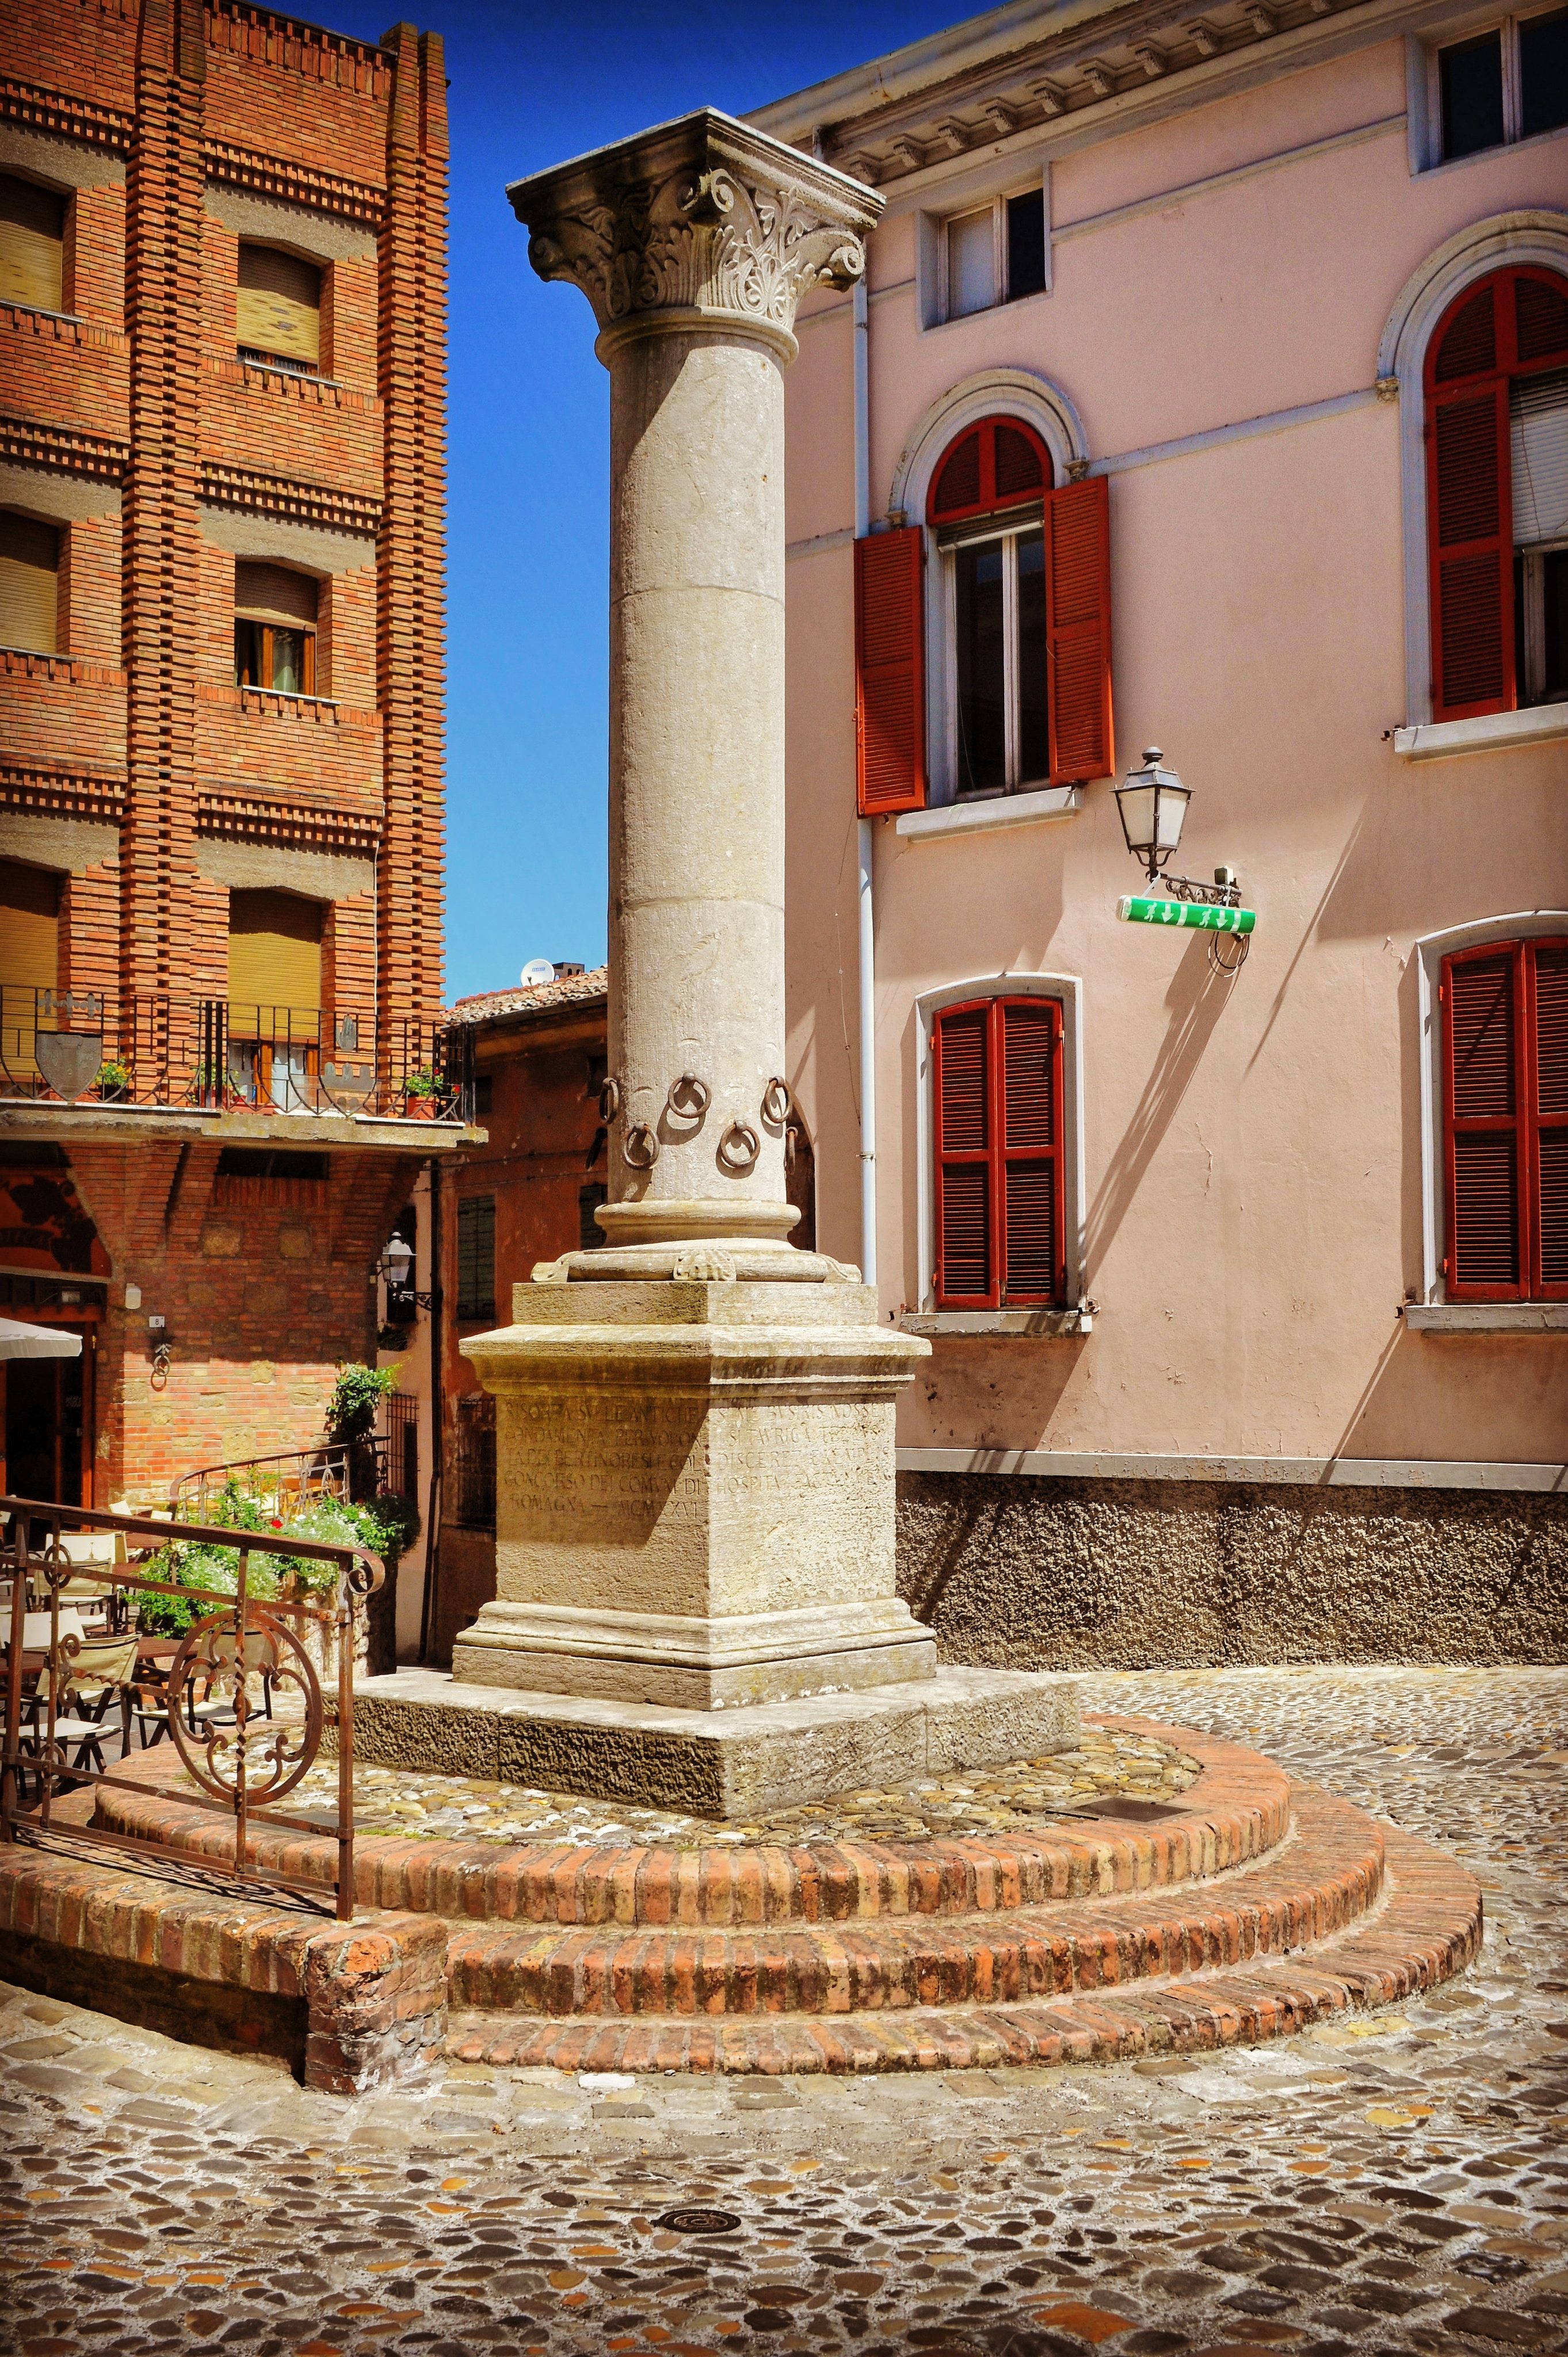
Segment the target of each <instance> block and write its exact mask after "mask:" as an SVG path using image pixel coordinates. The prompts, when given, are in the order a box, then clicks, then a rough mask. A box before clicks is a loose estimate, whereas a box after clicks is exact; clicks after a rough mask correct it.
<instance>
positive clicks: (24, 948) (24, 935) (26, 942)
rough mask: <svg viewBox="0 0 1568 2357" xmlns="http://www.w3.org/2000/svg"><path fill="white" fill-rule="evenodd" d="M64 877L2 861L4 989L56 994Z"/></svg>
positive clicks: (0, 970)
mask: <svg viewBox="0 0 1568 2357" xmlns="http://www.w3.org/2000/svg"><path fill="white" fill-rule="evenodd" d="M59 887H60V879H59V877H58V876H56V875H54V874H53V873H52V872H51V871H50V870H49V869H48V868H47V867H24V866H21V865H20V863H19V862H18V861H16V860H15V859H0V983H3V984H5V985H8V986H9V985H16V986H19V987H20V988H21V989H24V990H53V989H54V987H55V985H56V983H57V981H58V980H59ZM6 1012H7V1014H8V1015H9V1014H10V1012H11V1010H10V1009H9V1008H8V1009H7V1010H6ZM31 1019H32V1016H31V1009H30V1008H29V1010H28V1020H29V1022H30V1021H31Z"/></svg>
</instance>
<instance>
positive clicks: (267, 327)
mask: <svg viewBox="0 0 1568 2357" xmlns="http://www.w3.org/2000/svg"><path fill="white" fill-rule="evenodd" d="M234 340H235V342H236V343H237V344H239V345H241V346H242V348H243V349H244V350H247V351H257V352H276V353H278V354H279V355H280V356H281V357H282V358H284V359H285V360H291V361H308V362H309V364H310V366H311V367H312V368H316V367H317V366H318V365H319V363H320V360H321V273H320V271H319V270H317V268H316V267H315V266H314V264H311V263H308V262H301V261H300V260H298V258H297V257H296V256H295V255H294V254H292V253H279V252H278V250H277V248H276V247H275V246H272V245H242V247H241V248H240V277H239V285H238V288H237V290H236V294H235V303H234Z"/></svg>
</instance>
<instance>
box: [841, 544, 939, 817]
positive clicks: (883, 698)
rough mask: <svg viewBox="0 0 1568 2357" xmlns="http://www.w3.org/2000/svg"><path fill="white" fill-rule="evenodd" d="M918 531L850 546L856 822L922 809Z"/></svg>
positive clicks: (922, 682) (922, 625)
mask: <svg viewBox="0 0 1568 2357" xmlns="http://www.w3.org/2000/svg"><path fill="white" fill-rule="evenodd" d="M924 565H925V534H924V533H922V532H921V531H920V529H919V527H918V525H915V524H911V525H909V526H908V528H907V529H906V530H904V531H901V532H882V533H875V534H874V535H873V536H872V537H871V538H870V539H869V540H857V541H856V542H855V544H854V750H855V795H856V802H857V806H858V808H859V811H860V814H861V816H862V818H876V817H880V816H882V815H883V814H885V813H888V812H891V811H906V810H923V809H924V807H925V802H926V663H925V614H924V599H923V597H922V589H923V575H924Z"/></svg>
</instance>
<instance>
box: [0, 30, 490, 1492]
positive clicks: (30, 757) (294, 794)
mask: <svg viewBox="0 0 1568 2357" xmlns="http://www.w3.org/2000/svg"><path fill="white" fill-rule="evenodd" d="M0 59H3V66H4V72H3V76H0V386H3V391H0V412H3V413H4V414H0V987H3V993H4V998H3V1008H0V1016H3V1027H0V1157H3V1167H0V1185H4V1187H5V1189H6V1190H7V1194H8V1202H6V1203H4V1204H0V1297H3V1298H5V1300H6V1301H7V1302H8V1303H9V1304H10V1305H13V1306H14V1308H15V1311H16V1314H19V1315H21V1316H24V1317H27V1316H35V1317H38V1318H61V1319H65V1320H66V1321H68V1322H71V1323H74V1324H78V1325H80V1326H81V1328H82V1329H83V1331H84V1333H85V1334H86V1336H87V1339H88V1343H89V1348H88V1350H87V1351H86V1352H85V1354H84V1361H83V1373H82V1376H81V1386H82V1395H81V1398H80V1399H74V1400H72V1401H70V1402H67V1401H62V1400H59V1399H54V1398H50V1399H48V1400H46V1399H44V1398H43V1397H42V1395H41V1394H39V1395H38V1396H37V1397H35V1396H34V1393H35V1391H36V1390H37V1388H38V1385H37V1383H36V1382H35V1381H33V1379H31V1378H27V1377H23V1376H14V1377H13V1378H12V1385H11V1396H10V1398H9V1400H8V1404H7V1411H6V1433H7V1439H8V1443H9V1447H10V1451H11V1460H12V1461H11V1469H10V1480H11V1485H12V1487H13V1488H16V1487H20V1488H22V1489H24V1490H26V1489H29V1488H30V1489H32V1490H33V1491H37V1492H38V1494H43V1495H50V1494H53V1495H58V1496H60V1497H62V1498H69V1499H73V1500H78V1501H81V1502H97V1503H99V1504H102V1503H104V1502H106V1501H109V1500H111V1499H113V1498H118V1497H119V1496H121V1495H122V1494H124V1493H129V1494H131V1495H132V1496H134V1497H135V1498H138V1499H151V1498H156V1497H157V1496H158V1495H160V1494H166V1491H167V1487H168V1483H169V1481H170V1480H171V1479H172V1478H173V1477H174V1476H176V1475H177V1474H179V1473H182V1472H184V1471H187V1470H188V1469H191V1468H192V1467H193V1466H195V1465H200V1464H202V1463H209V1462H210V1463H216V1462H220V1461H228V1460H231V1459H234V1458H244V1457H251V1456H254V1455H258V1454H265V1453H269V1452H271V1451H281V1450H287V1449H293V1448H302V1447H306V1446H308V1445H309V1444H310V1443H311V1442H313V1441H314V1440H315V1439H317V1437H319V1433H320V1428H321V1421H322V1407H323V1404H324V1401H325V1398H326V1394H327V1392H328V1390H329V1388H330V1384H331V1380H332V1371H333V1367H334V1364H335V1362H337V1361H340V1360H342V1359H345V1358H356V1359H365V1358H370V1357H371V1356H373V1354H374V1350H375V1335H376V1329H377V1323H378V1316H379V1313H380V1308H381V1304H380V1303H379V1300H378V1295H377V1290H376V1284H375V1280H374V1274H373V1272H374V1266H375V1264H376V1262H377V1259H378V1257H379V1256H380V1254H381V1248H382V1246H383V1245H384V1243H385V1242H386V1240H387V1237H388V1234H389V1232H390V1230H391V1229H392V1225H393V1223H394V1222H395V1221H396V1220H397V1219H398V1217H399V1215H400V1213H401V1212H402V1211H403V1209H404V1207H405V1205H406V1204H407V1203H408V1201H409V1200H410V1196H411V1190H412V1189H413V1183H414V1180H415V1178H416V1174H417V1173H418V1172H419V1171H420V1169H421V1168H422V1167H423V1166H424V1164H425V1163H426V1162H427V1161H429V1160H430V1159H432V1158H433V1157H439V1155H441V1154H442V1153H444V1152H446V1151H447V1150H449V1149H450V1147H451V1146H453V1144H454V1143H455V1142H456V1139H457V1138H458V1137H459V1136H460V1135H461V1134H462V1123H461V1119H460V1113H461V1104H460V1100H459V1097H458V1096H457V1095H456V1094H454V1093H453V1092H451V1091H450V1090H447V1089H446V1086H445V1081H446V1074H445V1071H444V1067H443V1063H442V1057H441V1049H440V1038H439V1033H438V1030H437V1028H436V1019H437V1017H438V1015H439V1010H440V1003H441V891H442V776H441V741H442V705H443V670H442V609H441V599H442V559H443V540H444V505H443V501H444V489H443V486H444V440H443V435H444V425H443V420H444V409H445V395H444V368H445V271H446V112H445V107H446V101H445V80H444V75H443V70H442V57H441V45H440V42H439V39H438V38H435V36H433V35H429V34H421V33H418V32H416V31H415V30H414V28H413V27H412V26H406V25H400V26H396V27H393V29H392V31H391V32H390V33H389V34H388V35H387V37H386V38H385V39H384V40H383V41H382V42H381V43H367V42H361V41H356V40H349V39H347V38H341V37H339V36H338V35H336V34H332V33H328V32H324V31H322V30H320V29H319V28H317V27H314V26H310V25H305V24H300V23H296V22H295V21H294V20H293V19H292V18H289V17H287V16H281V15H277V14H274V13H272V12H270V11H268V10H266V9H258V8H254V7H246V6H238V5H228V0H214V5H195V0H102V5H100V0H91V5H86V6H82V7H80V8H78V7H71V8H59V7H55V6H50V5H42V0H38V5H23V6H21V7H18V8H12V9H10V10H8V11H7V12H5V18H4V22H3V24H0ZM51 1380H54V1381H57V1382H58V1380H59V1379H55V1378H51ZM51 1431H52V1433H53V1436H54V1437H53V1438H52V1439H49V1438H48V1435H49V1434H50V1432H51ZM46 1443H47V1446H46ZM49 1449H52V1451H53V1455H52V1457H50V1458H49V1459H48V1462H46V1461H45V1458H46V1456H47V1455H48V1450H49Z"/></svg>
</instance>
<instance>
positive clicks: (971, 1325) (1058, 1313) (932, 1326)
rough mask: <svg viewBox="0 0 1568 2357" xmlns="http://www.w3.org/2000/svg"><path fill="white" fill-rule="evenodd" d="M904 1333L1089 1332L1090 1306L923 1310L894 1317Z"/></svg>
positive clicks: (1038, 1336)
mask: <svg viewBox="0 0 1568 2357" xmlns="http://www.w3.org/2000/svg"><path fill="white" fill-rule="evenodd" d="M898 1325H899V1329H900V1330H901V1331H902V1332H903V1333H906V1334H990V1335H997V1334H1025V1335H1033V1336H1034V1337H1035V1338H1036V1340H1040V1339H1042V1338H1044V1339H1047V1340H1050V1339H1054V1338H1057V1337H1058V1336H1062V1335H1071V1334H1090V1333H1092V1332H1093V1330H1094V1313H1093V1311H1092V1310H1091V1309H925V1310H921V1311H919V1312H918V1314H916V1313H914V1312H909V1313H907V1314H906V1315H905V1316H904V1317H902V1318H899V1320H898Z"/></svg>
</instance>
